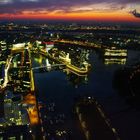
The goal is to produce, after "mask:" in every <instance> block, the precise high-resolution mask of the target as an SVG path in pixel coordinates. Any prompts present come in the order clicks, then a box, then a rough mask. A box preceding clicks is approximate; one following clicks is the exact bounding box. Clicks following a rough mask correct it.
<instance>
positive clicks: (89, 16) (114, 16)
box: [0, 11, 140, 22]
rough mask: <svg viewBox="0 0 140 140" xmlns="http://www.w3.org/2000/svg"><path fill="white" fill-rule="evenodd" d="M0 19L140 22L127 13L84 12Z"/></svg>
mask: <svg viewBox="0 0 140 140" xmlns="http://www.w3.org/2000/svg"><path fill="white" fill-rule="evenodd" d="M0 18H10V19H43V20H44V19H46V20H47V19H48V20H95V21H96V20H97V21H128V22H131V21H132V22H140V18H135V17H134V16H133V15H131V14H130V13H127V12H121V11H116V12H94V13H93V12H83V13H74V12H72V13H63V12H62V13H61V12H60V13H59V12H58V13H57V12H56V13H55V12H50V13H45V12H44V13H43V12H39V13H34V12H33V11H24V12H22V14H16V15H10V14H0Z"/></svg>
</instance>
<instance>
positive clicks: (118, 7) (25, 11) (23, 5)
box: [0, 0, 140, 22]
mask: <svg viewBox="0 0 140 140" xmlns="http://www.w3.org/2000/svg"><path fill="white" fill-rule="evenodd" d="M134 9H137V11H138V12H139V11H140V2H134V1H133V0H118V1H115V0H87V1H84V0H76V1H74V0H67V1H64V0H59V2H58V1H56V0H47V1H45V0H1V1H0V19H1V20H3V19H40V20H42V19H43V20H93V21H117V22H140V19H139V18H137V17H135V16H134V15H133V14H132V13H131V11H132V10H134Z"/></svg>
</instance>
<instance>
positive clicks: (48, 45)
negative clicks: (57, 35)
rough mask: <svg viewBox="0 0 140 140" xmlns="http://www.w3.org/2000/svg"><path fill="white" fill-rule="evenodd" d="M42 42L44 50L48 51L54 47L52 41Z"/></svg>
mask: <svg viewBox="0 0 140 140" xmlns="http://www.w3.org/2000/svg"><path fill="white" fill-rule="evenodd" d="M42 43H43V44H45V49H46V52H48V51H49V50H50V49H52V48H53V47H54V43H53V42H45V41H43V42H42Z"/></svg>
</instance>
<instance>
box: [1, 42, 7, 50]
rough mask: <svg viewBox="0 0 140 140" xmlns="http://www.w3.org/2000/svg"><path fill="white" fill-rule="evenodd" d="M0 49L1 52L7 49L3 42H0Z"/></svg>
mask: <svg viewBox="0 0 140 140" xmlns="http://www.w3.org/2000/svg"><path fill="white" fill-rule="evenodd" d="M0 48H1V50H2V51H4V50H6V49H7V45H6V42H5V41H0Z"/></svg>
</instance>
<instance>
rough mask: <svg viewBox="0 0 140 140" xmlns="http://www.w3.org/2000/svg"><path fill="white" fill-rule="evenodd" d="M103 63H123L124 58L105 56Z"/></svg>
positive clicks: (124, 61) (124, 62)
mask: <svg viewBox="0 0 140 140" xmlns="http://www.w3.org/2000/svg"><path fill="white" fill-rule="evenodd" d="M104 64H105V65H109V64H120V65H125V64H126V58H105V59H104Z"/></svg>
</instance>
